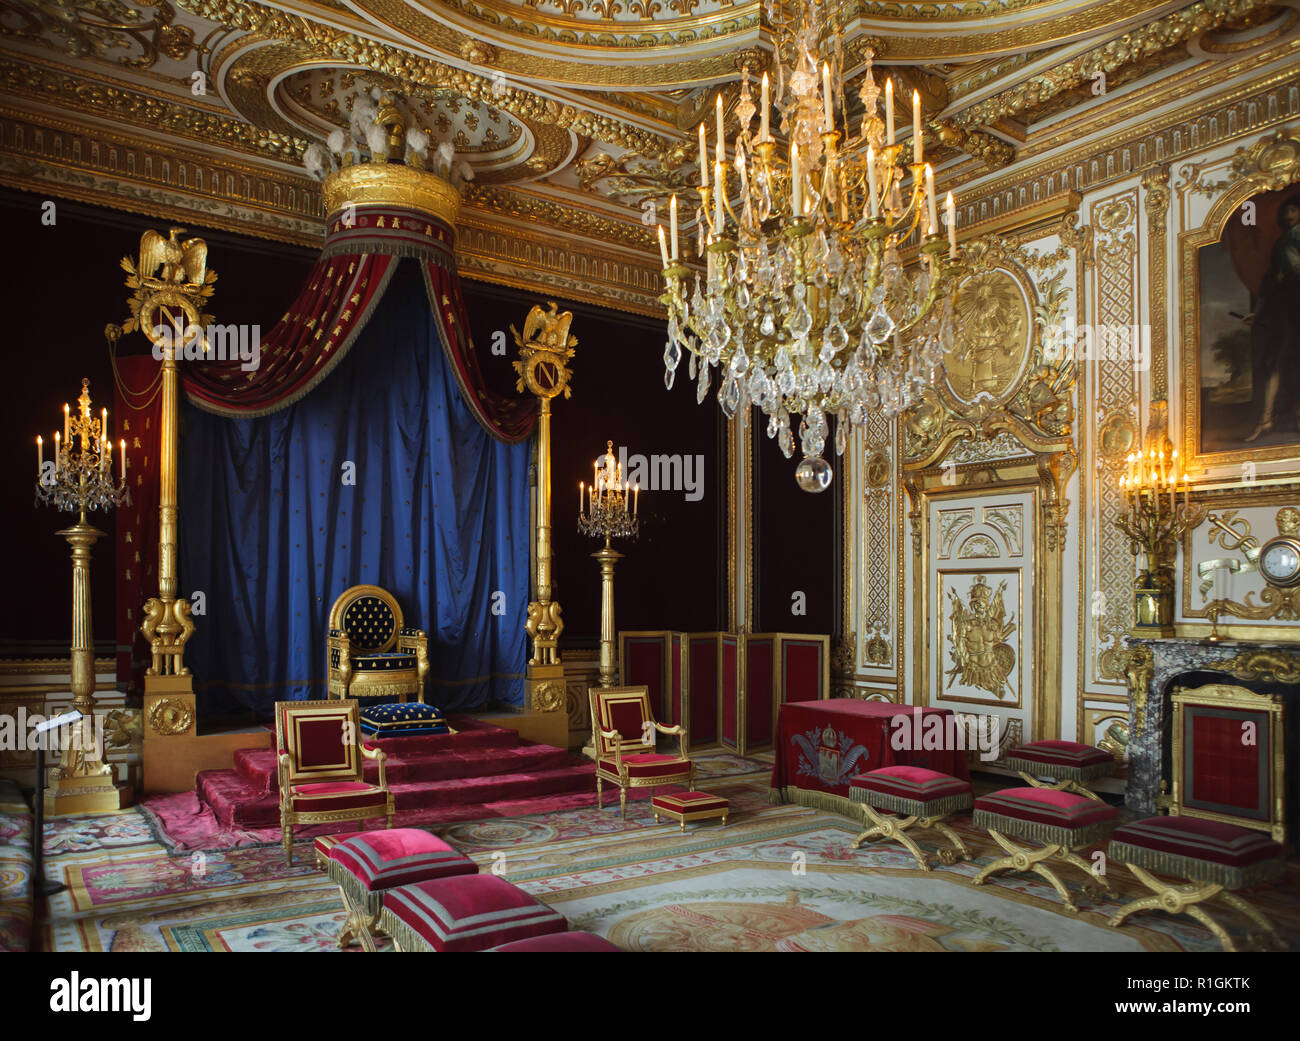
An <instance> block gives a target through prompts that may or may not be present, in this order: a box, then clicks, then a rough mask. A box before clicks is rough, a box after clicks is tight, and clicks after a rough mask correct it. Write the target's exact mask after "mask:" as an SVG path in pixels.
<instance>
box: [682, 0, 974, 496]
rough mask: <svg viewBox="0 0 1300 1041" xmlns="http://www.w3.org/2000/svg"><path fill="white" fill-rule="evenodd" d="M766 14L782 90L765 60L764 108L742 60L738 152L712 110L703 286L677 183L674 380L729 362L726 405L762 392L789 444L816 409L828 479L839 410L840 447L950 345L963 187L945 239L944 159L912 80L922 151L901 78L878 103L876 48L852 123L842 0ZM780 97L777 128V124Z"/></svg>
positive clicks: (818, 451)
mask: <svg viewBox="0 0 1300 1041" xmlns="http://www.w3.org/2000/svg"><path fill="white" fill-rule="evenodd" d="M769 15H770V17H772V18H773V19H774V20H773V33H774V39H775V43H776V47H775V60H776V75H775V88H776V89H775V91H773V89H772V88H773V82H772V81H771V80H769V77H768V76H767V75H766V74H764V76H763V80H762V85H761V103H760V104H759V105H758V106H757V107H755V104H754V99H753V96H752V94H751V91H750V85H749V70H748V68H746V69H744V72H743V81H742V85H741V93H740V100H739V103H738V104H737V105H736V107H735V112H734V114H735V116H736V118H737V120H738V122H739V127H738V133H737V134H736V135H735V137H734V138H733V139H732V141H731V142H730V144H731V146H732V147H731V152H730V156H731V157H730V159H729V158H728V141H727V140H726V137H725V135H724V113H723V105H722V97H721V95H719V96H718V99H717V105H716V122H717V128H716V134H715V136H714V141H713V151H712V162H710V147H709V141H708V138H709V134H708V131H707V129H706V127H705V125H704V124H703V123H701V124H700V127H699V159H698V163H699V196H700V206H699V210H698V211H697V213H696V215H695V220H696V232H697V234H698V243H697V246H696V250H697V252H698V254H699V256H700V257H701V258H702V259H705V260H706V261H707V270H706V277H705V280H704V282H703V284H701V281H700V277H699V275H698V274H697V275H695V278H694V289H693V291H692V288H691V286H690V284H689V282H688V280H689V279H690V277H691V272H690V270H689V269H688V268H687V267H686V266H685V264H684V263H683V262H682V260H681V253H680V250H679V241H678V240H679V229H678V201H677V198H676V197H675V196H674V197H673V198H672V200H671V202H670V207H669V210H670V213H669V229H670V230H669V234H668V236H667V237H666V236H665V233H664V229H663V228H660V229H659V248H660V253H661V255H662V259H663V267H664V271H663V274H664V281H665V283H666V292H665V294H664V296H663V297H661V300H662V301H663V303H664V305H665V307H666V308H667V310H668V346H667V348H666V350H665V352H664V364H665V366H666V372H665V374H664V381H665V383H666V384H667V386H668V387H669V388H671V387H672V385H673V380H674V374H675V371H676V368H677V365H678V363H679V362H680V360H681V357H682V353H683V351H686V352H689V353H690V355H691V358H690V375H691V376H692V378H696V379H697V380H698V386H697V391H696V398H697V400H698V401H701V402H702V401H703V400H704V397H705V395H706V394H707V393H708V389H709V381H710V369H711V368H712V367H714V366H716V367H717V369H718V379H719V380H720V387H719V389H718V402H719V404H720V405H721V407H722V410H723V413H724V414H725V415H726V416H727V417H728V418H731V417H732V416H733V415H735V413H736V412H737V411H745V410H746V409H748V408H749V406H750V405H751V404H753V405H758V406H759V407H760V408H761V409H762V410H763V412H764V414H766V415H767V416H768V417H769V419H768V424H767V434H768V436H769V437H776V438H777V441H778V443H779V445H780V447H781V450H782V451H783V452H784V453H785V455H786V457H787V458H789V457H790V456H791V455H792V454H793V451H794V432H793V430H792V427H791V416H794V415H802V416H803V419H802V421H801V423H800V428H799V436H800V448H801V450H802V452H803V455H804V459H803V461H802V462H801V463H800V464H799V467H798V469H797V471H796V475H795V476H796V479H797V481H798V483H799V486H800V487H801V488H803V489H804V490H805V491H810V492H820V491H823V490H824V489H825V488H826V487H827V486H828V485H829V484H830V481H831V476H832V475H831V467H830V465H829V464H828V463H827V462H826V461H825V460H824V459H822V458H821V456H822V453H823V451H824V450H825V445H826V438H827V435H828V433H829V422H828V417H829V416H831V415H834V416H836V417H837V424H836V435H835V449H836V452H837V453H840V454H842V453H843V451H844V448H845V446H846V445H847V443H848V436H849V432H850V430H851V428H852V426H853V425H855V424H862V423H865V422H866V417H867V416H868V415H870V414H873V413H882V412H883V413H884V414H885V415H887V416H891V417H892V416H896V415H898V414H899V413H900V412H902V411H903V410H904V409H906V408H907V407H908V406H909V405H911V404H913V403H914V402H915V401H916V400H917V399H918V397H919V395H920V393H921V392H922V391H923V390H924V389H925V388H926V387H927V386H929V385H930V384H931V383H932V382H933V381H934V379H935V377H936V373H937V372H938V371H940V370H941V369H942V367H943V364H944V359H945V356H946V355H947V354H948V353H949V352H950V351H951V350H952V349H953V346H954V338H955V321H956V319H955V313H954V304H955V300H956V292H957V283H958V281H959V276H960V265H958V264H957V263H956V261H957V244H956V209H955V204H954V202H953V198H952V195H951V193H949V194H948V196H947V198H946V200H945V202H946V207H945V208H946V218H947V241H946V242H945V241H944V236H943V234H942V233H941V231H940V228H939V221H938V214H937V208H938V199H937V197H936V194H935V186H934V172H933V170H932V168H931V167H930V166H929V165H928V164H927V163H926V162H925V159H924V154H925V153H924V131H923V129H922V119H921V101H920V97H919V95H918V94H917V93H916V92H913V95H912V128H911V129H912V139H911V149H910V152H911V154H910V157H909V156H907V155H906V150H905V146H904V145H903V144H901V143H899V142H897V141H896V138H895V131H894V84H893V80H892V79H891V80H888V81H887V82H886V84H885V90H884V92H883V93H884V102H883V113H884V116H885V118H884V119H881V118H880V115H879V114H878V110H879V108H880V99H881V93H882V92H881V90H880V88H879V87H878V86H877V85H876V81H875V79H874V77H873V74H872V57H873V55H872V52H871V51H870V50H867V51H866V52H864V56H865V57H866V65H867V67H866V71H865V72H864V74H863V76H862V79H861V81H860V83H859V85H858V91H857V93H858V97H859V100H860V102H861V105H862V109H863V113H864V114H863V117H862V120H861V123H860V124H859V125H858V126H856V127H851V126H849V125H848V122H847V120H848V106H847V105H846V104H845V100H844V94H845V92H846V90H847V84H846V83H845V82H844V76H843V65H844V59H843V53H844V51H843V47H842V45H841V39H840V25H839V18H840V15H839V12H838V9H837V8H836V7H835V5H832V4H821V3H818V2H816V0H800V2H798V3H788V4H779V5H774V6H773V7H772V8H770V9H769ZM774 105H775V107H776V109H777V112H778V114H779V116H780V119H781V123H780V127H779V129H780V130H781V131H782V132H783V136H784V138H785V143H784V144H781V145H779V144H778V141H777V140H776V138H775V137H774V136H773V133H772V131H773V129H774V128H773V127H772V126H771V124H770V118H771V109H772V108H773V106H774ZM837 110H838V114H837ZM755 114H757V115H758V116H759V117H760V121H759V127H758V132H757V133H756V134H755V133H754V132H753V130H752V123H753V120H754V116H755ZM854 131H857V133H856V134H855V133H854ZM908 158H910V160H911V161H910V162H908V161H907V160H908ZM914 232H915V233H918V237H919V242H920V254H921V261H922V262H921V264H920V265H919V266H918V268H917V270H916V271H915V272H914V273H913V272H909V271H907V270H905V268H904V264H903V261H902V257H901V254H900V247H901V245H902V243H904V242H905V241H906V240H908V239H909V238H910V237H911V236H912V235H913V233H914Z"/></svg>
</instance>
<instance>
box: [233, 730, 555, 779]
mask: <svg viewBox="0 0 1300 1041" xmlns="http://www.w3.org/2000/svg"><path fill="white" fill-rule="evenodd" d="M511 733H513V732H511ZM418 740H419V739H418V738H406V739H405V740H404V741H403V742H401V743H402V744H403V745H405V746H406V748H407V749H408V751H407V753H406V754H404V755H402V754H396V753H395V752H394V751H393V746H394V745H395V744H397V743H398V742H395V741H385V742H383V743H382V747H383V748H384V750H385V751H386V752H387V753H388V761H387V762H386V763H385V764H384V766H385V773H386V775H387V777H388V783H389V785H397V784H414V783H418V782H422V781H449V780H454V779H455V778H457V777H480V776H484V775H490V774H510V773H531V772H535V771H539V770H549V769H558V768H561V767H565V766H568V765H569V753H568V752H566V751H565V750H564V749H562V748H552V747H551V746H550V745H537V744H532V743H529V742H523V743H520V744H517V745H515V746H514V747H498V748H474V747H471V748H470V749H469V750H468V751H460V750H459V747H458V746H457V750H455V751H452V750H450V749H444V750H442V751H439V752H430V751H428V749H427V747H421V746H419V745H417V744H416V743H415V742H416V741H418ZM429 740H436V738H431V739H429ZM412 753H417V754H412ZM235 773H236V774H238V775H239V778H240V780H242V781H243V782H244V783H245V784H247V785H248V786H249V787H250V788H253V789H256V790H258V791H262V792H265V793H267V794H272V793H274V792H275V790H276V784H277V783H278V782H277V781H276V765H275V752H274V751H273V750H271V749H269V748H255V749H248V748H245V749H240V750H239V751H237V752H236V753H235ZM365 774H366V780H367V781H369V782H370V783H371V784H377V783H378V782H379V764H378V763H376V762H374V761H372V760H367V761H366V763H365Z"/></svg>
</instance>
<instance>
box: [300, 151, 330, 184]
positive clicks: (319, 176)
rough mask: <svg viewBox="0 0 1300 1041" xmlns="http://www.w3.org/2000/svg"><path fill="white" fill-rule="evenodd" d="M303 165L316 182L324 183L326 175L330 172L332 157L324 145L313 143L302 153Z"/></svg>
mask: <svg viewBox="0 0 1300 1041" xmlns="http://www.w3.org/2000/svg"><path fill="white" fill-rule="evenodd" d="M302 165H303V166H305V167H306V168H307V172H308V173H309V174H311V175H312V176H313V177H314V178H316V180H318V181H323V180H324V179H325V175H326V174H327V173H329V172H330V155H329V153H328V152H327V151H325V147H324V146H323V145H321V144H320V143H319V142H317V141H313V142H312V143H311V144H309V145H308V146H307V149H306V151H304V152H303V153H302Z"/></svg>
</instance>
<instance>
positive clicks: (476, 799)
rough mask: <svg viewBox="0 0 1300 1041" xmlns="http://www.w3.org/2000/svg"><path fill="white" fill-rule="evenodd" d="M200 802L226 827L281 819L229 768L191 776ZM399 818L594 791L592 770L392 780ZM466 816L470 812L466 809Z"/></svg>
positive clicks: (273, 805)
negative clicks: (414, 781) (457, 808)
mask: <svg viewBox="0 0 1300 1041" xmlns="http://www.w3.org/2000/svg"><path fill="white" fill-rule="evenodd" d="M195 782H196V783H195V789H196V793H197V795H198V798H199V802H200V804H204V805H207V806H210V807H212V812H213V813H214V814H215V816H216V818H217V822H218V823H219V824H221V825H222V826H223V827H226V828H271V827H274V826H276V825H277V824H279V822H280V809H279V801H278V799H277V797H276V796H275V795H273V794H267V793H266V792H261V791H258V790H257V789H255V788H253V787H252V786H250V785H248V784H246V783H245V782H244V781H243V780H242V779H241V778H240V777H239V776H238V775H237V774H236V773H235V771H233V770H203V771H200V772H199V774H198V775H197V777H196V778H195ZM391 788H392V792H393V801H394V803H395V804H396V807H397V813H398V818H399V821H400V818H401V817H402V816H403V815H404V814H408V813H411V812H413V811H423V810H435V809H444V808H449V807H466V808H469V807H480V806H482V805H483V804H484V803H490V802H510V801H515V800H527V799H536V798H540V797H543V796H548V795H559V794H563V793H570V792H573V793H577V792H584V793H585V792H594V791H595V790H596V771H595V766H594V764H592V763H590V762H586V763H578V764H576V765H570V766H565V767H562V768H558V769H549V770H542V771H538V772H536V773H516V774H498V775H495V776H488V777H460V778H456V779H453V780H446V781H423V782H419V783H416V784H393V785H391ZM469 816H471V817H472V816H474V814H470V815H469Z"/></svg>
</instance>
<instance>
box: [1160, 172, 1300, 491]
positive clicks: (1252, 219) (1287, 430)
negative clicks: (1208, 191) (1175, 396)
mask: <svg viewBox="0 0 1300 1041" xmlns="http://www.w3.org/2000/svg"><path fill="white" fill-rule="evenodd" d="M1256 188H1257V186H1256V185H1252V184H1251V183H1250V182H1249V181H1247V182H1244V183H1238V184H1237V185H1235V186H1232V187H1230V188H1228V190H1227V191H1225V192H1224V193H1223V194H1222V195H1221V196H1220V197H1219V198H1218V200H1217V201H1216V202H1215V204H1214V205H1213V206H1212V207H1211V209H1210V213H1209V215H1208V217H1207V218H1206V221H1205V224H1204V225H1203V227H1202V228H1200V229H1198V230H1196V231H1194V232H1190V233H1187V234H1185V235H1184V236H1183V243H1182V245H1183V249H1182V275H1183V278H1182V288H1183V293H1182V316H1181V317H1182V327H1183V354H1182V372H1181V376H1182V383H1183V395H1184V416H1185V418H1186V419H1187V423H1186V426H1185V428H1184V431H1185V432H1184V449H1185V450H1184V456H1185V458H1186V459H1187V460H1188V462H1189V464H1191V465H1197V466H1199V467H1202V468H1206V467H1216V466H1224V465H1240V464H1242V463H1247V462H1255V461H1258V462H1263V461H1269V460H1280V459H1296V460H1297V464H1298V465H1300V177H1297V179H1296V180H1295V181H1294V182H1292V183H1289V184H1285V185H1283V186H1282V187H1280V188H1277V189H1274V190H1269V191H1259V190H1254V189H1256Z"/></svg>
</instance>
